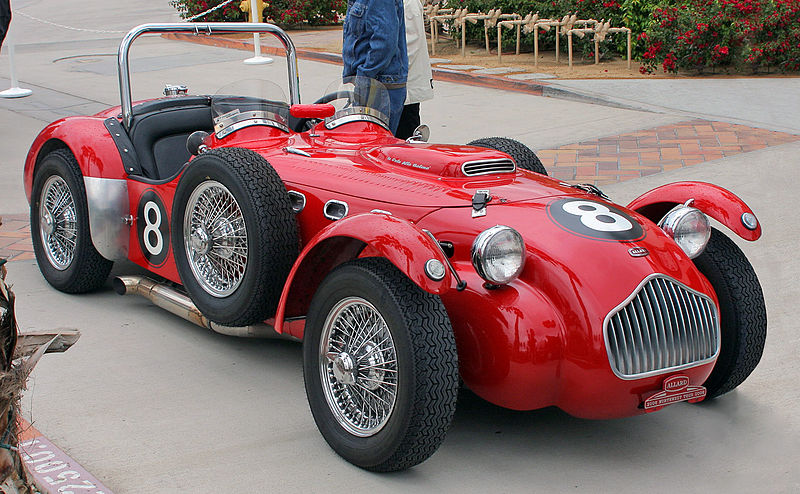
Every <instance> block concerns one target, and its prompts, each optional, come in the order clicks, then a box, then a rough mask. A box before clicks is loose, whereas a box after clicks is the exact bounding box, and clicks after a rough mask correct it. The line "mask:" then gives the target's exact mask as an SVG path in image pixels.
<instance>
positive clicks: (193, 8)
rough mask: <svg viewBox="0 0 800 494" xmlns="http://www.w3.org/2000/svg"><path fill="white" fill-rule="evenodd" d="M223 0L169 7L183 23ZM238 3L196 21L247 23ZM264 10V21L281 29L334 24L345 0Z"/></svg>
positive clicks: (276, 2)
mask: <svg viewBox="0 0 800 494" xmlns="http://www.w3.org/2000/svg"><path fill="white" fill-rule="evenodd" d="M222 2H223V0H211V1H205V0H170V5H172V6H173V7H175V8H176V9H177V10H178V13H179V14H180V16H181V17H182V18H184V19H186V18H188V17H192V16H194V15H197V14H199V13H200V12H203V11H205V10H208V9H210V8H212V7H214V6H216V5H219V4H221V3H222ZM239 3H240V0H235V1H233V2H231V3H230V4H228V5H226V6H225V7H222V8H221V9H219V10H216V11H214V12H211V13H210V14H208V15H205V16H203V17H202V18H200V19H198V21H207V22H215V21H216V22H219V21H230V22H235V21H247V19H248V17H247V14H245V13H244V12H242V11H241V10H239ZM268 3H269V6H268V7H267V8H265V9H264V17H266V18H268V19H272V20H274V22H275V23H276V24H278V25H280V26H283V27H293V26H298V25H301V24H308V25H311V26H320V25H326V24H335V23H336V21H337V20H338V18H339V16H340V15H344V13H345V9H347V2H346V0H270V1H269V2H268Z"/></svg>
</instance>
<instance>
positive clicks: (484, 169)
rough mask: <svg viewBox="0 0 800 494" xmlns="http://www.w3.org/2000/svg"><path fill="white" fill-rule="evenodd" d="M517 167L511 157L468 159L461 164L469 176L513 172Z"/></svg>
mask: <svg viewBox="0 0 800 494" xmlns="http://www.w3.org/2000/svg"><path fill="white" fill-rule="evenodd" d="M516 169H517V167H516V165H515V164H514V162H513V161H511V160H509V159H497V160H481V161H467V162H466V163H464V164H463V165H461V171H462V172H463V173H464V175H466V176H468V177H472V176H475V175H490V174H494V173H513V172H514V171H515V170H516Z"/></svg>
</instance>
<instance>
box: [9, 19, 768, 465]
mask: <svg viewBox="0 0 800 494" xmlns="http://www.w3.org/2000/svg"><path fill="white" fill-rule="evenodd" d="M253 31H256V32H262V33H271V34H273V35H275V36H277V37H278V39H280V40H281V41H282V43H283V46H284V47H285V49H286V57H287V62H288V63H287V66H288V80H289V96H290V97H289V99H288V102H287V101H286V99H285V98H284V97H283V95H282V93H283V92H282V90H280V88H279V87H278V86H277V85H275V84H273V83H271V82H268V81H263V80H248V81H242V82H241V83H234V84H233V85H229V86H226V87H224V88H223V89H221V90H220V91H219V92H217V93H216V94H214V95H189V94H186V91H185V89H184V88H182V87H178V86H170V87H168V88H167V89H166V91H165V93H166V96H164V97H158V98H155V99H151V100H147V101H141V102H138V103H135V104H134V102H132V100H131V89H130V82H129V73H128V70H129V69H128V64H129V62H128V52H129V48H130V46H131V43H132V42H133V41H134V40H135V39H136V38H138V37H139V36H140V35H142V34H144V33H157V34H158V33H167V32H191V33H211V34H214V33H223V34H225V33H235V32H253ZM118 62H119V76H120V93H121V105H120V106H117V107H114V108H109V109H108V110H106V111H103V112H101V113H98V114H96V115H92V116H85V117H70V118H65V119H62V120H59V121H57V122H54V123H52V124H51V125H49V126H47V127H46V128H45V129H44V130H43V131H42V132H41V134H39V136H38V137H37V138H36V140H35V142H34V143H33V145H32V147H31V149H30V152H29V154H28V156H27V160H26V162H25V170H24V181H25V189H26V193H27V195H28V198H29V201H30V213H31V217H30V220H31V229H32V235H33V242H34V247H35V252H36V259H37V261H38V265H39V267H40V269H41V272H42V274H43V275H44V278H45V279H46V280H47V281H48V282H49V283H50V284H51V285H52V286H53V287H55V288H56V289H58V290H61V291H64V292H67V293H81V292H89V291H92V290H96V289H98V288H100V287H102V286H104V285H105V283H106V282H107V278H108V276H109V273H110V270H111V267H112V263H113V262H115V261H120V260H130V261H132V262H133V263H135V264H138V265H139V266H142V267H143V268H145V269H147V270H148V271H149V272H150V273H152V277H139V276H123V277H119V278H116V279H115V280H113V285H114V287H115V288H116V289H117V290H118V291H119V292H120V293H135V294H140V295H144V296H146V297H148V298H149V299H150V300H152V301H153V303H154V304H155V305H158V306H160V307H163V308H166V309H168V310H171V311H172V312H174V313H176V314H179V315H181V316H183V317H185V318H186V319H188V320H190V321H193V322H194V323H196V324H199V325H202V326H205V327H207V328H210V329H213V330H215V331H219V332H222V333H225V334H232V335H240V336H266V335H269V334H272V335H282V336H285V337H290V338H294V339H297V340H302V341H303V360H304V363H303V365H304V376H305V387H306V392H307V396H308V402H309V404H310V408H311V412H312V414H313V416H314V419H315V421H316V423H317V425H318V427H319V430H320V432H321V433H322V435H323V436H324V438H325V439H326V440H327V442H328V443H329V444H330V445H331V447H332V448H333V449H334V450H335V451H336V452H337V453H338V454H340V455H341V456H342V457H344V458H345V459H347V460H348V461H350V462H352V463H354V464H356V465H358V466H361V467H363V468H366V469H369V470H374V471H392V470H400V469H404V468H408V467H411V466H413V465H416V464H418V463H420V462H422V461H424V460H425V459H427V458H428V457H429V456H430V455H432V454H433V453H434V452H435V450H436V449H437V448H438V447H439V445H440V444H441V443H442V441H443V440H444V437H445V434H446V432H447V429H448V427H449V425H450V422H451V420H452V417H453V413H454V411H455V407H456V399H457V396H458V391H459V388H460V386H465V387H467V388H468V389H470V390H471V391H473V392H474V393H476V394H477V395H479V396H481V397H482V398H484V399H486V400H488V401H490V402H492V403H494V404H497V405H500V406H503V407H508V408H512V409H516V410H533V409H538V408H542V407H549V406H555V407H558V408H561V409H562V410H564V411H566V412H567V413H569V414H572V415H574V416H578V417H585V418H596V419H607V418H614V417H626V416H632V415H636V414H642V413H646V412H648V411H653V410H657V409H659V408H662V407H664V406H666V405H669V404H672V403H676V402H680V401H691V402H696V401H701V400H704V399H705V400H707V399H710V398H714V397H717V396H719V395H722V394H724V393H727V392H729V391H731V390H732V389H734V388H735V387H737V386H738V385H739V384H741V383H742V382H743V381H744V380H745V378H747V376H748V375H749V374H750V373H751V372H752V371H753V369H754V368H755V366H756V365H757V363H758V362H759V360H760V358H761V353H762V350H763V347H764V341H765V338H766V311H765V305H764V299H763V295H762V292H761V287H760V285H759V281H758V279H757V277H756V274H755V272H754V270H753V268H752V267H751V265H750V263H749V262H748V260H747V259H746V258H745V256H744V255H743V253H742V252H741V250H740V249H739V248H738V247H737V245H736V244H735V243H734V242H733V241H732V240H730V238H729V237H728V235H731V234H733V235H738V236H739V237H741V238H742V239H745V240H749V241H754V240H756V239H758V238H759V236H760V235H761V226H760V224H759V222H758V221H757V219H756V216H755V215H754V213H753V212H752V211H751V210H750V208H748V206H747V205H746V204H745V203H744V202H743V201H742V200H741V199H739V198H738V197H737V196H735V195H734V194H732V193H731V192H729V191H727V190H724V189H722V188H720V187H717V186H715V185H711V184H707V183H699V182H680V183H673V184H670V185H666V186H663V187H659V188H656V189H654V190H650V191H649V192H646V193H644V194H643V195H641V196H640V197H639V198H637V199H635V200H634V201H632V202H631V203H630V204H628V205H627V206H621V205H618V204H614V203H613V202H611V201H610V200H609V199H608V198H607V197H606V196H605V195H604V194H603V193H602V192H601V191H600V190H599V189H597V188H596V187H594V186H592V185H580V184H568V183H564V182H560V181H558V180H553V179H551V178H549V177H548V176H547V173H546V170H545V169H544V167H542V164H541V162H539V160H538V158H537V157H536V155H535V154H534V153H533V151H531V150H530V149H528V148H527V147H525V146H524V145H522V144H520V143H519V142H516V141H513V140H511V139H505V138H497V137H494V138H485V139H479V140H477V141H473V142H472V143H470V144H469V145H448V144H429V143H427V142H426V140H427V137H426V132H425V130H426V129H424V128H420V129H418V132H417V133H416V134H415V136H414V137H412V138H410V139H408V140H407V141H404V140H400V139H397V138H395V137H393V135H392V134H391V132H390V131H389V130H387V121H388V98H387V97H386V93H385V90H384V89H383V88H382V87H381V86H380V85H379V84H377V83H375V82H374V81H369V80H364V79H361V78H355V79H352V80H344V81H338V82H337V84H335V85H334V87H333V88H332V89H331V90H330V91H328V92H327V93H326V94H324V95H323V96H322V97H321V98H320V99H319V100H318V101H317V102H316V103H314V104H308V105H303V104H300V94H299V81H298V77H297V69H296V64H297V62H296V54H295V49H294V46H293V45H292V42H291V40H290V39H289V37H288V36H287V35H286V34H285V33H284V32H283V31H282V30H280V29H279V28H277V27H275V26H272V25H269V24H238V23H225V24H215V23H209V24H147V25H142V26H139V27H137V28H134V29H133V30H132V31H130V32H129V33H128V34H127V35H126V36H125V38H124V39H123V41H122V43H121V45H120V50H119V56H118ZM709 217H710V218H713V219H714V220H716V221H718V222H719V224H721V225H722V226H723V227H724V228H719V229H717V228H714V227H712V226H711V224H710V222H709ZM723 230H725V231H726V232H727V233H723Z"/></svg>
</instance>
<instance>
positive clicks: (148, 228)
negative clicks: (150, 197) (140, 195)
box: [142, 201, 164, 256]
mask: <svg viewBox="0 0 800 494" xmlns="http://www.w3.org/2000/svg"><path fill="white" fill-rule="evenodd" d="M151 213H152V214H153V215H154V216H155V217H154V218H152V220H151V218H150V215H151ZM144 224H145V227H144V232H143V235H142V237H143V239H144V248H145V249H147V252H149V253H150V254H152V255H154V256H157V255H158V254H161V249H163V248H164V237H162V236H161V232H160V231H159V230H158V228H159V227H160V226H161V210H160V209H158V204H156V203H155V202H153V201H147V203H145V205H144ZM152 237H155V238H156V244H155V245H153V242H152V240H151V238H152Z"/></svg>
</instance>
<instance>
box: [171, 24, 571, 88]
mask: <svg viewBox="0 0 800 494" xmlns="http://www.w3.org/2000/svg"><path fill="white" fill-rule="evenodd" d="M162 36H163V37H164V38H166V39H173V40H178V41H188V42H190V43H198V44H202V45H210V46H218V47H223V48H233V49H237V50H244V51H250V50H252V49H253V45H252V44H251V43H249V42H246V41H240V40H237V39H230V38H224V37H220V36H208V35H204V34H183V33H167V34H163V35H162ZM296 51H297V57H298V58H302V59H304V60H312V61H315V62H324V63H331V64H336V65H342V56H341V55H340V54H337V53H330V52H324V51H315V50H308V49H302V48H297V49H296ZM261 52H262V53H264V54H266V55H272V56H284V55H285V52H284V50H283V49H281V48H277V47H274V46H263V45H262V46H261ZM432 70H433V79H434V80H436V81H444V82H455V83H458V84H467V85H470V86H479V87H487V88H492V89H503V90H506V91H516V92H520V93H527V94H532V95H536V96H546V94H544V89H545V88H546V87H549V84H547V83H543V82H539V81H534V82H529V81H518V80H513V79H507V78H505V77H498V76H493V75H484V74H471V73H469V72H459V71H455V70H451V69H440V68H437V67H432ZM559 91H563V92H565V93H569V91H565V90H559ZM554 94H555V93H554ZM556 97H559V96H556Z"/></svg>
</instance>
